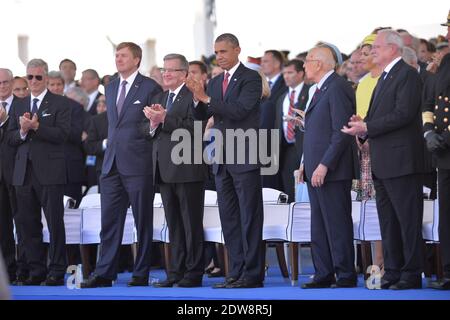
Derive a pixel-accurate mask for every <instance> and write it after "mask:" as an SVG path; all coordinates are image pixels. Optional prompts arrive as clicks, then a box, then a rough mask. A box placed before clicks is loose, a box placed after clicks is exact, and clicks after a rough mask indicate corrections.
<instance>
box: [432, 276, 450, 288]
mask: <svg viewBox="0 0 450 320" xmlns="http://www.w3.org/2000/svg"><path fill="white" fill-rule="evenodd" d="M430 288H433V289H437V290H450V278H443V279H441V280H439V281H433V282H432V283H431V285H430Z"/></svg>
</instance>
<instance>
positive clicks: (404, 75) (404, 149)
mask: <svg viewBox="0 0 450 320" xmlns="http://www.w3.org/2000/svg"><path fill="white" fill-rule="evenodd" d="M421 92H422V85H421V79H420V76H419V74H418V72H417V70H416V69H414V68H412V67H411V66H409V65H407V64H406V63H405V62H404V61H403V60H400V61H399V62H397V63H396V64H395V65H394V67H393V68H392V69H391V70H390V72H389V73H388V74H387V77H386V79H385V80H384V81H383V84H382V87H381V88H380V90H379V93H378V95H377V96H376V97H375V99H374V98H373V95H372V101H371V104H370V107H369V111H368V112H367V116H366V118H365V121H366V123H367V130H368V138H369V140H370V157H371V164H372V172H373V173H374V174H375V176H376V177H377V178H379V179H389V178H395V177H401V176H405V175H409V174H414V173H422V172H423V170H424V164H423V161H424V156H423V140H424V139H423V135H422V117H421V107H420V105H421Z"/></svg>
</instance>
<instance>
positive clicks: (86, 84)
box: [80, 69, 102, 116]
mask: <svg viewBox="0 0 450 320" xmlns="http://www.w3.org/2000/svg"><path fill="white" fill-rule="evenodd" d="M99 85H100V77H99V75H98V73H97V71H95V70H94V69H86V70H84V71H83V72H82V73H81V81H80V87H81V88H82V89H83V90H84V91H85V92H86V94H87V95H88V97H89V103H88V105H87V107H86V111H87V112H89V114H90V115H92V116H95V115H96V114H97V101H98V98H100V96H102V94H101V93H100V92H99V91H98V87H99Z"/></svg>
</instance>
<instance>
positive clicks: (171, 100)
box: [166, 92, 175, 112]
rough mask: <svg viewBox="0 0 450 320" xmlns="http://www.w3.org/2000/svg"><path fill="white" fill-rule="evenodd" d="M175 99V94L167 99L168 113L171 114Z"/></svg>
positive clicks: (171, 94) (172, 93)
mask: <svg viewBox="0 0 450 320" xmlns="http://www.w3.org/2000/svg"><path fill="white" fill-rule="evenodd" d="M173 97H175V92H171V93H170V94H169V98H168V99H167V104H166V111H167V112H169V111H170V109H171V108H172V104H173Z"/></svg>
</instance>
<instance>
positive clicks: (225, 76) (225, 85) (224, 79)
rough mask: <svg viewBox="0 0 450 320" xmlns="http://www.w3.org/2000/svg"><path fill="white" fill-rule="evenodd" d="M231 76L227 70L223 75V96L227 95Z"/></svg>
mask: <svg viewBox="0 0 450 320" xmlns="http://www.w3.org/2000/svg"><path fill="white" fill-rule="evenodd" d="M229 77H230V74H229V73H228V72H227V71H225V74H224V75H223V82H222V97H225V92H227V88H228V78H229Z"/></svg>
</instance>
